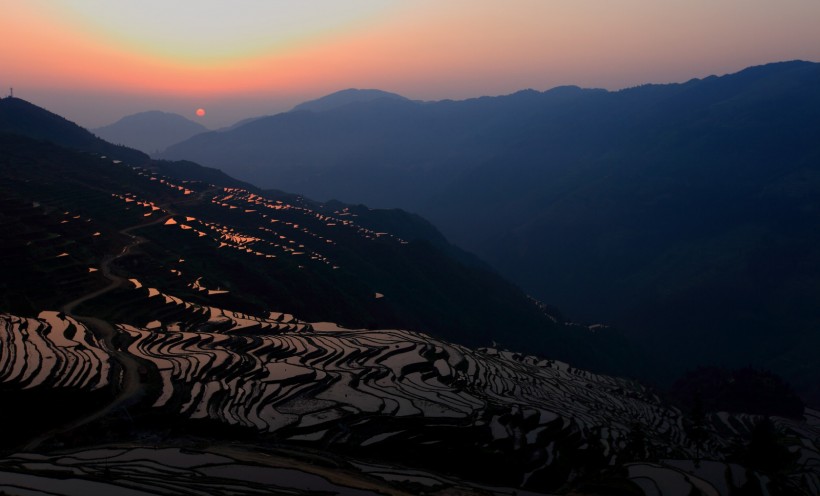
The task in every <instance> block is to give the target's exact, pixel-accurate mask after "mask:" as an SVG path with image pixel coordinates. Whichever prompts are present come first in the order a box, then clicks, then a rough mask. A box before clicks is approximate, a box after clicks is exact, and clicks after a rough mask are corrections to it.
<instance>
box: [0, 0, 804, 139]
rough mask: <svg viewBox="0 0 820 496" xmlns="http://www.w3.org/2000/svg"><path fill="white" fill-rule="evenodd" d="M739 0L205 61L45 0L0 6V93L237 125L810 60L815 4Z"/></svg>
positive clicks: (417, 16) (577, 12) (609, 7)
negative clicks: (281, 115)
mask: <svg viewBox="0 0 820 496" xmlns="http://www.w3.org/2000/svg"><path fill="white" fill-rule="evenodd" d="M66 1H67V0H66ZM745 1H748V0H726V2H719V3H714V2H710V3H708V5H707V2H701V3H697V2H696V3H677V4H668V3H663V4H661V3H659V2H656V1H655V0H624V1H623V2H596V3H595V4H594V5H590V4H583V5H581V4H579V3H578V2H577V1H575V0H551V1H550V2H544V1H542V0H516V2H515V3H514V4H507V3H505V4H504V5H503V6H500V4H499V3H498V2H495V1H493V0H452V1H448V2H446V3H442V2H437V1H434V0H416V1H414V2H405V3H401V4H399V5H398V6H394V7H391V8H390V9H385V10H384V11H381V12H380V13H379V15H378V16H377V17H374V18H369V19H368V20H367V22H364V21H363V22H359V23H353V24H350V25H346V27H345V28H344V29H327V30H324V31H321V32H311V33H309V34H306V35H305V36H304V37H301V38H298V40H297V41H293V42H288V41H282V42H281V43H278V44H276V43H273V44H272V45H270V46H269V47H268V49H266V50H260V49H259V45H257V46H254V47H253V49H252V50H251V49H249V50H248V51H247V53H244V54H242V55H238V56H234V57H229V58H226V57H222V58H213V59H210V58H208V57H205V56H204V55H203V56H202V57H192V58H190V59H185V58H183V57H179V56H171V55H167V54H165V55H158V54H157V53H156V52H155V51H152V49H153V46H151V47H149V46H148V45H146V46H141V45H140V44H139V43H123V42H121V40H119V39H115V38H116V37H113V36H112V35H111V29H108V30H106V31H102V30H93V29H89V28H88V26H89V24H87V23H86V24H83V23H81V22H77V21H76V18H72V17H71V16H65V15H63V16H61V13H62V14H64V11H61V10H60V9H56V8H52V6H51V5H50V3H49V2H48V1H46V0H37V1H35V0H32V1H30V2H13V3H12V2H4V3H3V11H2V12H3V15H2V16H0V32H2V33H3V34H4V40H6V43H4V44H3V45H2V46H0V67H2V69H3V71H2V74H0V77H2V78H3V80H1V81H0V87H8V86H14V87H15V88H21V89H22V88H28V89H30V90H37V91H39V92H40V93H48V92H51V93H52V94H54V93H59V94H61V95H69V94H72V92H74V93H85V94H93V95H99V98H103V95H105V96H104V98H107V99H108V100H109V101H114V99H116V98H117V97H123V96H124V95H127V96H128V97H129V98H131V100H132V101H134V102H137V101H143V102H144V101H147V100H151V101H154V102H156V101H162V102H172V103H174V102H175V103H174V105H175V108H176V109H178V111H181V112H186V110H185V109H186V108H187V109H190V108H191V106H194V108H197V107H198V106H201V105H203V103H206V102H207V105H208V107H209V109H210V110H211V111H212V112H211V113H210V114H209V115H207V116H200V117H203V118H205V120H208V121H209V122H213V117H214V116H216V115H219V118H220V119H229V118H234V117H235V118H236V120H238V119H239V118H242V117H247V115H235V116H233V115H232V116H229V114H230V110H229V107H231V106H235V105H236V103H237V102H238V101H240V100H243V101H245V102H250V101H254V102H259V105H258V106H259V108H260V111H259V112H257V114H259V113H263V112H269V111H270V110H271V109H272V108H276V109H282V107H283V106H284V105H285V102H287V103H289V104H291V105H293V104H295V103H298V101H300V100H305V99H310V98H317V97H319V96H321V95H323V94H327V93H330V92H333V91H337V90H340V89H344V88H351V87H359V88H379V89H383V90H387V91H393V92H397V93H400V94H403V95H404V96H407V97H410V98H416V99H442V98H456V99H458V98H468V97H473V96H481V95H495V94H503V93H509V92H513V91H517V90H520V89H524V88H534V89H537V90H546V89H549V88H551V87H554V86H558V85H562V84H577V85H580V86H586V87H605V88H609V89H618V88H622V87H627V86H632V85H635V84H642V83H647V82H675V81H685V80H687V79H689V78H692V77H704V76H707V75H709V74H723V73H727V72H732V71H735V70H740V69H742V68H744V67H746V66H749V65H756V64H761V63H766V62H771V61H776V60H787V59H795V58H803V59H807V60H820V34H818V33H820V32H818V31H817V30H816V29H815V26H814V22H813V21H814V20H815V19H817V18H818V17H820V2H816V1H814V0H812V1H808V0H795V2H793V4H790V6H789V7H786V6H780V7H777V8H778V9H780V10H779V12H780V13H781V14H783V15H784V17H782V19H786V17H785V14H784V13H788V14H789V17H788V19H789V23H788V24H787V23H785V21H780V23H779V24H778V23H777V22H774V21H772V16H771V15H766V12H764V11H769V10H773V9H775V7H770V8H767V9H764V8H762V7H760V8H759V9H749V8H743V5H744V4H743V2H745ZM158 15H161V14H158ZM786 26H787V28H788V29H786V28H785V27H786ZM150 27H151V26H146V27H145V32H146V33H147V34H146V36H148V35H150ZM132 31H133V29H132ZM247 36H248V39H243V40H240V41H243V42H247V43H248V44H249V45H252V43H251V42H252V41H253V36H254V33H249V34H248V35H247ZM764 38H766V39H764ZM294 39H296V38H294ZM740 48H743V50H741V49H740ZM170 53H177V52H174V51H172V50H169V54H170ZM205 55H207V53H206V54H205ZM6 79H7V80H6ZM37 91H29V92H28V93H29V94H33V93H35V92H37ZM21 95H25V93H22V92H21ZM62 98H64V100H65V97H62ZM163 104H164V103H163ZM250 105H251V104H247V105H246V107H245V108H246V109H247V108H248V106H250ZM55 110H57V109H55ZM96 112H97V114H100V115H101V114H102V113H103V112H102V111H101V110H100V109H97V111H96ZM187 112H190V110H187ZM101 124H102V123H100V125H101ZM226 124H227V123H226Z"/></svg>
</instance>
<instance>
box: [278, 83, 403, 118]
mask: <svg viewBox="0 0 820 496" xmlns="http://www.w3.org/2000/svg"><path fill="white" fill-rule="evenodd" d="M382 99H387V100H407V98H405V97H403V96H401V95H397V94H395V93H389V92H387V91H382V90H372V89H367V90H363V89H357V88H348V89H346V90H341V91H337V92H335V93H331V94H329V95H326V96H323V97H321V98H317V99H315V100H309V101H307V102H303V103H300V104H299V105H296V106H295V107H293V109H292V110H291V112H300V111H309V112H324V111H326V110H333V109H335V108H339V107H343V106H345V105H349V104H351V103H364V102H371V101H373V100H382Z"/></svg>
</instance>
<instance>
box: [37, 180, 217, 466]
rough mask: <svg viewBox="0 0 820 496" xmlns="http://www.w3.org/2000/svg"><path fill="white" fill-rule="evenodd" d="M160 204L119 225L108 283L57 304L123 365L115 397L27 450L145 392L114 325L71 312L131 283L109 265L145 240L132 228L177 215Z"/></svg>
mask: <svg viewBox="0 0 820 496" xmlns="http://www.w3.org/2000/svg"><path fill="white" fill-rule="evenodd" d="M219 189H221V188H218V187H216V186H211V187H209V188H207V189H205V190H203V191H201V192H199V193H197V194H196V195H193V196H192V197H191V198H187V199H184V200H181V201H177V202H174V203H173V204H174V205H176V206H181V205H185V204H192V203H197V202H200V201H203V200H204V199H205V197H206V196H207V195H208V194H212V193H214V192H215V191H217V190H219ZM161 208H162V209H163V211H164V212H165V213H164V214H162V215H160V216H159V217H157V218H156V219H154V220H151V221H150V222H143V223H140V224H136V225H133V226H130V227H127V228H125V229H121V230H120V231H119V233H120V234H122V235H124V236H127V237H129V238H130V241H129V242H128V244H127V245H125V246H124V247H123V249H122V250H120V252H119V253H117V254H115V255H107V256H105V257H103V259H102V260H101V261H100V272H102V275H103V277H105V278H106V279H108V280H109V281H110V283H109V284H108V286H105V287H104V288H101V289H97V290H95V291H91V292H89V293H86V294H84V295H82V296H80V297H78V298H76V299H74V300H71V301H69V302H68V303H66V304H64V305H63V306H62V307H60V311H61V312H63V313H64V314H66V315H68V316H70V317H72V318H74V319H76V320H77V321H79V322H82V323H83V324H85V325H86V326H87V327H88V328H89V329H90V330H91V331H92V332H93V333H94V335H95V336H97V337H98V338H99V339H101V340H102V341H103V342H104V343H105V347H106V348H107V349H108V351H109V352H110V353H111V356H112V357H113V358H114V359H115V360H116V361H117V362H118V363H119V364H120V366H121V367H122V371H123V373H122V376H121V383H120V385H119V390H118V393H117V396H116V397H114V398H113V399H112V400H111V401H110V402H109V403H108V404H107V405H105V406H104V407H102V408H101V409H99V410H96V411H94V412H92V413H90V414H88V415H86V416H84V417H80V418H79V419H74V420H72V421H71V422H69V423H68V424H65V425H63V426H61V427H58V428H55V429H52V430H51V431H48V432H46V433H43V434H41V435H40V436H38V437H37V438H35V439H33V440H31V441H29V443H28V444H27V445H26V446H25V450H26V451H29V452H33V451H34V450H35V449H36V448H37V447H38V446H39V445H41V444H42V443H43V442H45V441H47V440H48V439H50V438H52V437H54V436H55V435H57V434H61V433H63V432H68V431H71V430H73V429H76V428H78V427H82V426H83V425H86V424H88V423H90V422H93V421H95V420H97V419H100V418H102V417H104V416H106V415H108V414H109V413H111V412H113V411H115V410H117V409H119V408H127V407H128V406H129V405H133V404H134V403H136V402H137V401H139V399H140V398H141V397H142V396H143V395H144V394H145V388H144V385H143V383H142V380H141V378H140V362H138V361H137V359H136V358H134V357H133V356H132V355H130V354H129V353H126V352H124V351H122V350H120V349H119V348H118V347H117V346H116V344H115V343H114V339H115V338H116V336H117V330H116V329H115V328H114V326H112V325H111V323H109V322H106V321H104V320H102V319H99V318H97V317H92V316H87V315H77V314H75V313H74V309H75V308H77V306H78V305H80V304H82V303H85V302H86V301H89V300H92V299H94V298H97V297H99V296H102V295H104V294H105V293H108V292H109V291H113V290H114V289H117V288H120V287H123V286H124V285H126V284H131V283H130V282H129V281H128V280H127V279H126V278H124V277H120V276H118V275H116V274H114V273H112V272H111V266H112V264H113V263H114V262H115V261H117V260H119V259H121V258H123V257H125V256H126V255H129V254H131V252H132V250H133V249H134V248H136V247H137V246H139V245H140V244H142V243H145V242H146V241H147V240H146V239H145V238H143V237H141V236H137V235H135V234H132V233H133V232H134V231H136V230H138V229H144V228H146V227H151V226H155V225H157V224H162V223H164V222H166V221H167V220H168V219H170V218H171V217H173V216H174V215H178V214H177V213H176V212H175V211H174V210H173V209H172V208H171V205H170V204H165V205H163V206H162V207H161Z"/></svg>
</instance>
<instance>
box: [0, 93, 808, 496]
mask: <svg viewBox="0 0 820 496" xmlns="http://www.w3.org/2000/svg"><path fill="white" fill-rule="evenodd" d="M374 101H376V100H374ZM338 108H344V107H338ZM301 113H303V112H294V115H297V114H301ZM0 123H2V126H0V174H2V182H0V193H1V195H0V197H1V198H2V200H0V224H1V225H2V227H3V232H4V233H5V234H6V235H5V236H4V237H3V238H2V240H1V241H0V252H1V253H0V254H2V257H0V261H2V262H0V263H2V268H0V270H2V273H3V278H2V287H1V288H0V289H2V290H1V291H0V296H2V300H0V305H2V306H1V307H0V312H2V313H0V395H2V398H3V404H4V405H13V408H5V407H4V408H3V409H2V410H0V415H2V417H1V418H2V424H3V425H6V426H14V428H13V429H9V430H8V432H7V433H6V434H5V435H4V436H3V441H2V443H1V444H0V448H2V452H0V455H2V456H0V491H3V492H11V493H12V494H14V493H15V491H16V492H20V491H27V494H30V493H32V492H35V491H39V492H46V493H50V494H81V493H89V492H94V491H96V492H102V493H114V494H116V493H118V492H119V493H123V494H125V493H128V494H186V493H187V494H260V493H265V492H268V493H269V492H271V491H273V492H279V493H284V494H316V492H323V493H331V494H332V493H336V494H408V493H419V492H422V491H424V492H436V491H441V492H442V493H445V494H446V493H451V494H452V493H453V492H456V493H463V494H486V493H488V492H490V493H501V494H514V493H517V494H526V493H527V491H531V492H534V493H538V494H541V493H543V492H550V493H570V492H574V493H576V494H579V493H580V494H595V493H601V492H605V493H608V494H646V495H651V494H667V493H671V492H674V491H678V492H681V491H682V492H683V493H684V494H690V493H697V492H701V493H702V494H716V495H729V494H736V493H738V492H742V491H746V492H749V491H751V492H753V493H754V492H755V491H757V492H768V493H770V494H817V492H818V488H820V453H818V450H817V446H818V445H820V426H819V425H818V420H817V419H818V413H817V412H816V411H815V410H811V409H805V410H803V408H802V404H800V403H799V401H798V402H797V406H796V407H790V408H789V409H787V410H782V409H776V411H765V412H764V411H753V410H755V409H754V408H751V407H750V408H749V409H748V410H747V411H744V409H745V408H746V407H745V405H750V404H751V403H749V402H748V401H747V402H745V403H744V402H743V401H740V402H738V403H736V404H735V405H733V407H732V408H731V409H730V410H729V411H727V410H722V409H721V408H723V407H722V406H721V405H718V404H713V403H707V404H701V403H702V402H700V403H699V401H698V400H697V398H686V399H685V401H684V402H682V403H681V402H678V403H675V402H673V401H672V400H670V399H667V398H666V397H665V396H664V395H662V394H660V393H658V392H657V391H654V390H652V389H651V388H650V387H647V386H646V385H643V384H641V383H638V382H636V381H634V380H632V379H629V378H623V377H618V374H628V375H637V374H640V373H645V374H646V373H647V369H648V371H649V372H651V371H652V370H657V366H655V365H653V364H652V360H653V357H652V355H647V354H641V352H640V350H639V349H638V348H637V347H635V346H633V345H632V344H630V342H629V341H628V340H626V339H625V338H624V337H623V336H622V335H621V334H620V333H619V332H617V331H616V330H614V329H607V328H605V327H600V326H595V327H592V328H590V327H587V326H581V325H577V324H571V323H567V322H566V321H565V319H563V318H561V317H560V315H559V313H558V312H557V311H556V310H554V309H552V308H550V307H548V306H547V305H545V304H544V303H541V302H539V301H537V300H534V299H532V298H530V297H528V296H527V295H526V294H525V293H524V292H523V291H521V290H520V289H518V288H517V287H516V286H515V285H513V284H511V283H509V282H507V281H505V280H504V279H503V278H502V277H500V276H499V275H497V274H496V273H495V272H493V271H492V270H490V269H489V268H488V267H487V266H486V265H485V264H484V263H483V262H481V261H480V260H478V259H477V258H476V257H474V256H472V255H470V254H469V253H466V252H464V251H462V250H460V249H458V248H456V247H455V246H453V245H451V244H449V243H448V242H447V241H446V239H445V238H444V237H443V236H442V235H441V234H440V233H439V232H438V231H437V230H436V229H435V228H434V227H433V226H432V225H431V224H429V223H428V222H426V221H425V220H423V219H422V218H420V217H418V216H416V215H413V214H408V213H406V212H402V211H395V210H378V209H371V208H368V207H365V206H362V205H350V204H343V203H340V202H316V201H312V200H309V199H307V198H305V197H303V196H301V195H295V194H289V193H283V192H279V191H271V190H260V189H257V188H256V187H254V186H252V185H250V184H247V183H243V182H241V181H238V180H236V179H233V178H231V177H229V176H227V175H225V174H224V173H222V172H220V171H218V170H214V169H208V168H205V167H202V166H200V165H198V164H196V163H193V162H170V161H161V160H151V159H149V158H148V157H147V156H146V155H144V154H142V153H140V152H137V151H134V150H130V149H126V148H123V147H117V146H113V145H110V144H108V143H106V142H104V141H102V140H100V139H98V138H95V137H94V136H93V135H91V134H90V133H88V132H87V131H85V130H83V129H81V128H79V127H77V126H75V125H73V124H72V123H70V122H68V121H66V120H65V119H62V118H60V117H58V116H55V115H53V114H51V113H49V112H47V111H45V110H44V109H41V108H39V107H36V106H34V105H32V104H30V103H28V102H24V101H22V100H19V99H11V98H9V99H3V100H0ZM251 124H252V123H251ZM32 130H33V131H32ZM587 369H593V370H594V371H590V370H587ZM739 377H750V375H749V374H746V376H742V375H733V376H730V380H731V381H735V382H738V379H737V378H739ZM751 377H752V379H751V384H753V385H757V386H762V385H765V384H769V383H771V382H772V380H771V379H770V378H769V376H766V375H762V376H758V375H754V374H752V375H751ZM706 378H707V380H710V377H709V376H706ZM701 383H702V384H703V382H701ZM744 384H749V383H747V382H744ZM695 389H697V387H696V388H695ZM737 389H738V388H734V389H733V391H737ZM767 390H774V391H779V390H778V389H777V388H769V389H767ZM753 391H754V386H753ZM744 394H745V395H746V396H748V395H749V393H748V392H746V393H743V392H741V394H740V396H743V395H744ZM777 394H780V396H776V397H775V399H773V400H772V401H773V402H774V403H778V402H780V400H781V399H782V400H783V401H782V402H783V403H784V404H785V403H786V402H788V403H789V404H790V405H792V404H793V401H792V400H793V397H792V396H789V395H788V394H786V393H777ZM690 400H691V401H690ZM738 405H739V406H738ZM55 408H59V415H55V414H54V412H55Z"/></svg>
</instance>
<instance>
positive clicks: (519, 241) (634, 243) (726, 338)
mask: <svg viewBox="0 0 820 496" xmlns="http://www.w3.org/2000/svg"><path fill="white" fill-rule="evenodd" d="M817 136H820V65H818V64H814V63H810V62H800V61H795V62H783V63H777V64H769V65H765V66H760V67H753V68H749V69H746V70H744V71H741V72H739V73H736V74H731V75H727V76H722V77H714V76H712V77H708V78H705V79H702V80H700V79H693V80H691V81H688V82H686V83H681V84H665V85H644V86H639V87H635V88H630V89H625V90H622V91H615V92H609V91H604V90H584V89H579V88H575V87H563V88H556V89H553V90H550V91H546V92H543V93H541V92H537V91H532V90H528V91H522V92H519V93H515V94H512V95H507V96H503V97H495V98H478V99H473V100H466V101H460V102H453V101H442V102H436V103H427V104H418V103H413V102H409V101H374V102H367V103H360V104H351V105H348V106H345V107H341V108H337V109H335V110H330V111H327V112H322V113H315V114H305V113H298V114H280V115H276V116H272V117H268V118H266V119H261V120H258V121H256V122H254V123H252V124H250V125H247V126H243V127H240V128H237V129H235V130H234V131H232V132H229V133H224V135H221V136H211V135H203V136H200V137H198V138H195V139H193V140H191V141H189V142H187V143H181V144H178V145H176V146H174V147H171V148H170V149H169V152H168V156H169V157H187V158H191V159H194V160H200V161H202V162H203V163H205V164H207V165H211V166H215V167H219V168H222V169H223V170H226V171H229V172H230V173H231V174H235V175H236V176H237V177H239V178H242V179H247V180H250V181H252V182H254V183H256V184H259V185H260V186H263V187H268V186H273V185H275V186H276V187H278V188H284V189H288V190H292V191H299V192H301V193H304V194H306V195H309V196H313V197H316V198H319V199H329V198H338V199H340V200H343V201H344V200H350V199H354V198H355V199H356V201H362V202H365V203H368V204H371V205H375V206H381V207H387V206H390V207H401V208H405V209H409V210H411V211H415V212H419V213H421V214H422V215H424V216H425V217H427V218H429V219H431V220H432V221H433V222H434V223H435V225H436V226H437V227H439V228H440V229H441V230H442V231H443V232H444V234H445V235H446V236H447V237H448V238H449V239H451V240H453V241H454V242H455V243H457V244H459V245H461V246H463V247H465V248H467V249H469V250H471V251H473V252H475V253H477V254H478V255H480V256H481V257H482V258H484V259H485V260H487V261H488V262H490V263H491V264H492V265H493V266H494V267H496V268H497V269H499V270H500V271H501V272H502V273H503V274H505V275H507V276H509V277H510V278H512V279H513V280H514V281H516V282H517V283H519V284H521V285H522V286H523V287H524V288H525V289H526V290H527V291H528V292H530V293H531V294H533V295H535V296H536V297H538V298H539V299H541V300H543V301H547V302H550V303H554V304H556V305H557V306H559V307H560V308H562V309H563V310H564V311H565V312H566V313H567V314H568V315H569V316H570V317H571V318H574V319H580V320H584V321H588V322H597V321H604V322H609V323H614V324H616V325H618V326H619V327H623V328H625V329H629V330H630V332H633V335H634V337H635V338H636V339H640V340H642V341H644V342H645V343H646V344H647V346H648V347H650V348H651V349H653V350H654V351H656V352H658V353H661V355H662V356H664V357H668V358H669V362H670V363H672V364H675V365H676V366H678V367H680V370H683V369H684V368H686V367H691V366H693V365H694V364H697V363H722V364H725V365H731V366H740V365H744V364H746V363H756V364H759V365H766V366H771V367H772V368H773V369H774V370H776V371H777V372H779V373H783V374H784V375H786V376H787V377H788V379H789V381H790V382H792V383H793V384H794V385H795V387H797V388H798V389H800V390H801V391H803V392H804V393H805V392H806V391H807V388H811V387H815V386H813V384H816V383H818V382H820V381H819V380H818V379H820V370H818V368H817V366H816V365H814V362H815V361H813V360H809V361H808V362H806V361H805V360H806V357H805V354H803V355H801V353H800V350H801V349H804V348H803V347H802V346H803V345H801V343H809V342H811V343H813V342H815V341H816V338H815V335H816V328H817V322H820V310H818V309H820V296H819V295H820V248H818V247H820V243H818V241H820V240H819V239H818V236H820V234H818V233H820V231H818V230H817V229H816V226H817V225H818V221H820V204H818V198H820V165H819V164H820V140H818V139H817ZM774 336H776V338H775V337H774ZM797 356H802V357H803V358H801V361H800V362H799V363H800V364H801V365H800V366H798V365H796V364H795V363H794V362H793V361H792V358H795V357H797ZM786 357H790V358H786ZM787 369H789V370H787ZM798 370H802V371H803V372H798ZM816 401H817V400H816Z"/></svg>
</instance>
